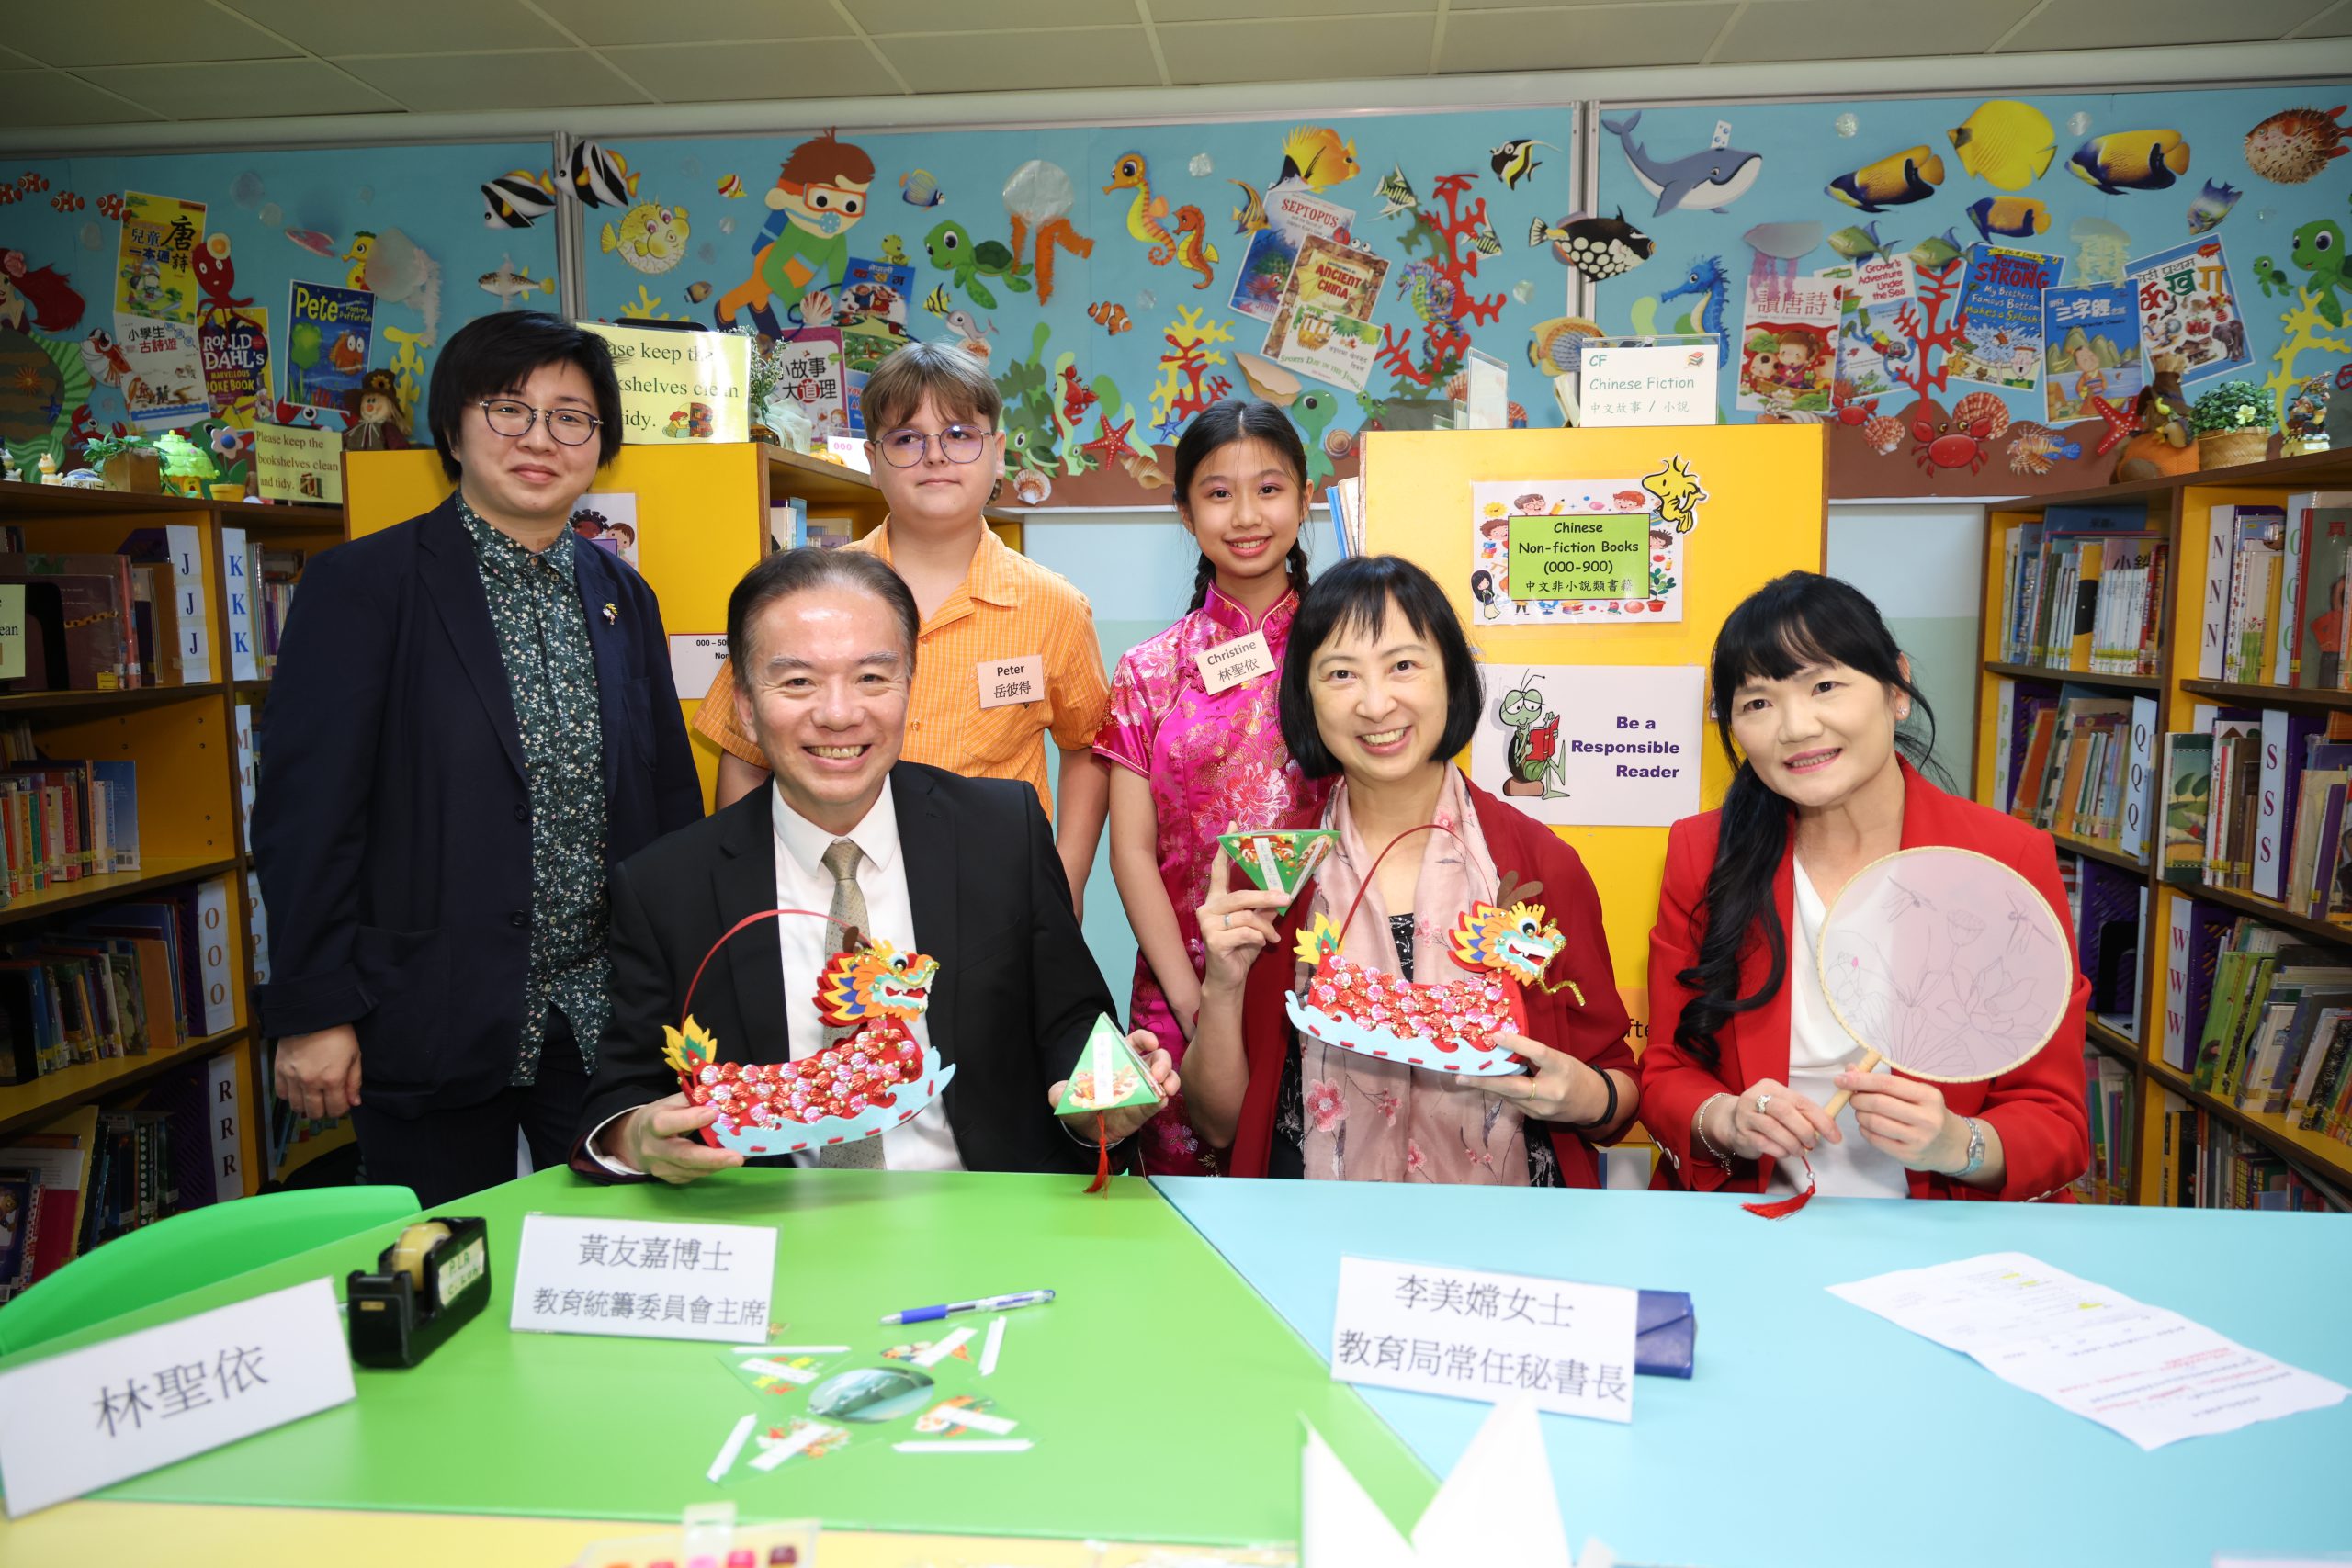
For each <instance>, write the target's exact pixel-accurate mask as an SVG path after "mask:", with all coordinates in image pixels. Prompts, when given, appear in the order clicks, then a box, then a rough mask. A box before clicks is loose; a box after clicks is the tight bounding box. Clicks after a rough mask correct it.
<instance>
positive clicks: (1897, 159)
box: [1829, 143, 1944, 212]
mask: <svg viewBox="0 0 2352 1568" xmlns="http://www.w3.org/2000/svg"><path fill="white" fill-rule="evenodd" d="M1943 183H1944V161H1943V159H1942V158H1940V157H1939V156H1937V154H1936V151H1935V149H1934V148H1932V147H1929V146H1927V145H1926V144H1925V143H1922V144H1921V145H1919V146H1917V147H1906V148H1905V149H1904V150H1903V151H1902V152H1896V153H1894V154H1893V155H1891V156H1889V157H1884V158H1881V159H1880V160H1879V161H1878V162H1877V163H1875V164H1864V165H1862V166H1861V167H1860V168H1859V169H1856V170H1855V171H1854V172H1853V173H1852V174H1850V175H1838V177H1837V178H1836V179H1834V180H1831V181H1830V182H1829V194H1830V195H1832V196H1834V197H1837V198H1838V200H1840V201H1842V202H1844V203H1845V204H1846V205H1847V206H1849V207H1859V208H1860V209H1862V210H1863V211H1864V212H1883V211H1884V210H1885V209H1888V208H1890V207H1904V206H1907V205H1909V204H1910V203H1912V202H1915V201H1925V200H1927V199H1928V197H1931V196H1933V195H1935V194H1936V187H1937V186H1939V185H1941V184H1943Z"/></svg>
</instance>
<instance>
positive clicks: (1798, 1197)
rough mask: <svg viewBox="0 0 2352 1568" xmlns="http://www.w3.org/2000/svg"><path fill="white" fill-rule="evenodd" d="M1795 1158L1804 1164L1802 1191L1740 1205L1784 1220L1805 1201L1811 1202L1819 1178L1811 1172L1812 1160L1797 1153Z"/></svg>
mask: <svg viewBox="0 0 2352 1568" xmlns="http://www.w3.org/2000/svg"><path fill="white" fill-rule="evenodd" d="M1797 1159H1798V1160H1799V1161H1800V1162H1801V1163H1802V1164H1803V1165H1804V1191H1802V1192H1798V1193H1795V1194H1793V1195H1792V1196H1790V1197H1787V1198H1781V1199H1778V1200H1775V1201H1772V1202H1770V1203H1742V1204H1741V1205H1740V1207H1741V1208H1743V1209H1745V1210H1747V1212H1748V1213H1751V1214H1759V1215H1761V1216H1763V1217H1764V1218H1765V1219H1768V1220H1785V1219H1787V1218H1788V1217H1789V1216H1790V1215H1791V1214H1793V1213H1796V1212H1797V1211H1798V1210H1799V1209H1802V1208H1804V1206H1805V1205H1806V1204H1807V1203H1810V1202H1812V1201H1813V1192H1814V1189H1815V1187H1817V1186H1819V1185H1820V1182H1819V1179H1817V1178H1815V1175H1814V1174H1813V1161H1811V1160H1809V1159H1806V1158H1805V1157H1804V1156H1803V1155H1799V1156H1797Z"/></svg>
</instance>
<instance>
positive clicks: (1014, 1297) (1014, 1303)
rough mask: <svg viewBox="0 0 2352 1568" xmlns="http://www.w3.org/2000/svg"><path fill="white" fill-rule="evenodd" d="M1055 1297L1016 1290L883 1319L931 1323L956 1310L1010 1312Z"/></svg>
mask: <svg viewBox="0 0 2352 1568" xmlns="http://www.w3.org/2000/svg"><path fill="white" fill-rule="evenodd" d="M1053 1299H1054V1292H1051V1291H1015V1292H1013V1293H1012V1294H1011V1295H1009V1296H982V1297H981V1298H980V1299H979V1300H978V1301H976V1302H949V1303H947V1304H946V1305H945V1306H935V1307H912V1308H910V1309H909V1310H907V1311H905V1312H893V1313H885V1314H883V1316H882V1321H883V1322H884V1323H885V1324H892V1323H930V1322H932V1321H933V1320H934V1319H937V1318H943V1317H945V1316H946V1315H947V1314H950V1313H956V1312H1009V1311H1011V1310H1012V1308H1014V1307H1026V1306H1042V1305H1044V1304H1045V1303H1047V1302H1049V1301H1052V1300H1053Z"/></svg>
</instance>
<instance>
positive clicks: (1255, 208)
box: [1225, 180, 1266, 234]
mask: <svg viewBox="0 0 2352 1568" xmlns="http://www.w3.org/2000/svg"><path fill="white" fill-rule="evenodd" d="M1225 183H1226V184H1227V185H1229V186H1240V187H1241V194H1242V197H1244V199H1243V201H1242V203H1241V205H1240V206H1238V207H1237V208H1235V209H1233V231H1234V232H1235V233H1237V234H1252V233H1255V232H1257V231H1259V230H1261V229H1262V228H1264V227H1265V226H1266V198H1265V197H1262V196H1260V195H1259V194H1258V187H1257V186H1253V185H1251V184H1250V182H1249V181H1247V180H1227V181H1226V182H1225Z"/></svg>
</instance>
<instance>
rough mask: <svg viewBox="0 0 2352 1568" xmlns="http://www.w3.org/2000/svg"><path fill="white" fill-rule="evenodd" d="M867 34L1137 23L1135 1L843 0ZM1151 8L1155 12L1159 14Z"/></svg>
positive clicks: (1138, 21)
mask: <svg viewBox="0 0 2352 1568" xmlns="http://www.w3.org/2000/svg"><path fill="white" fill-rule="evenodd" d="M842 3H843V6H844V8H845V9H846V10H847V11H848V12H849V14H850V15H851V16H852V17H855V18H856V19H857V25H858V26H859V27H861V28H865V30H866V31H867V32H869V33H949V32H970V31H972V30H973V29H974V28H982V27H988V28H1085V27H1102V26H1104V25H1106V24H1114V23H1115V24H1127V23H1136V24H1140V23H1141V21H1142V20H1143V17H1142V13H1140V12H1139V11H1137V10H1136V0H842ZM1158 9H1159V8H1158V7H1157V6H1154V7H1153V14H1154V15H1157V14H1158Z"/></svg>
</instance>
